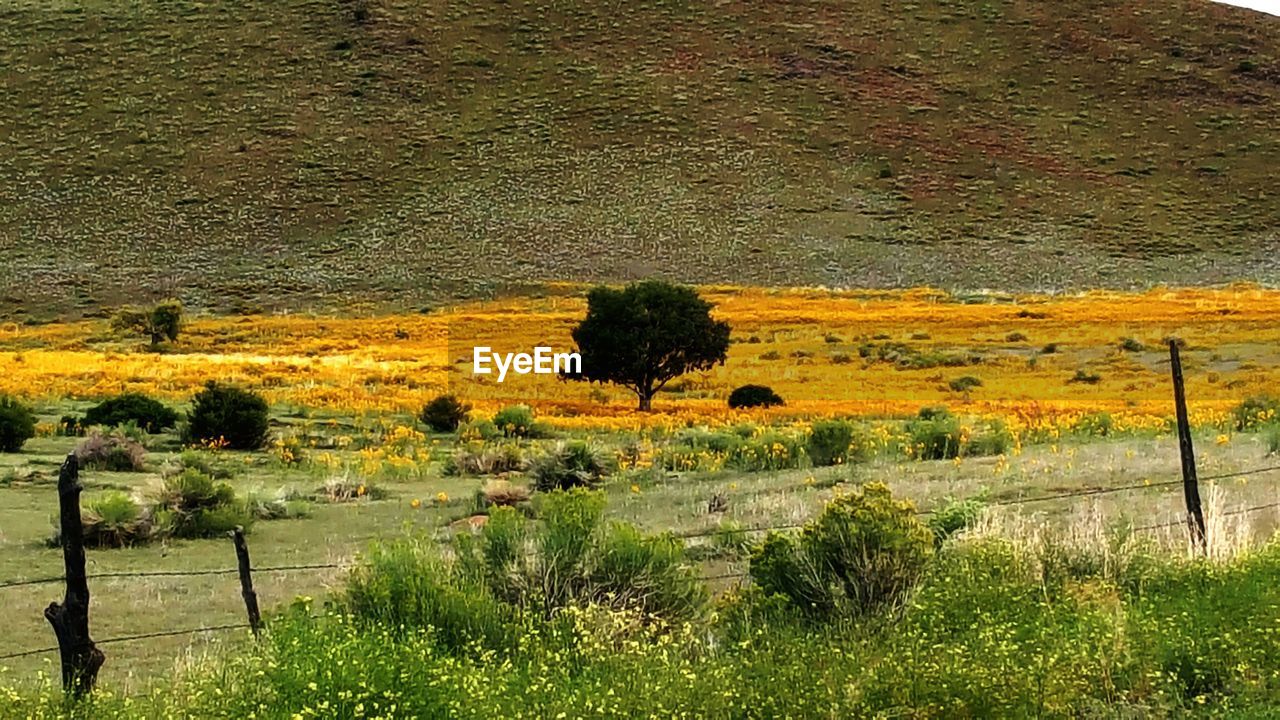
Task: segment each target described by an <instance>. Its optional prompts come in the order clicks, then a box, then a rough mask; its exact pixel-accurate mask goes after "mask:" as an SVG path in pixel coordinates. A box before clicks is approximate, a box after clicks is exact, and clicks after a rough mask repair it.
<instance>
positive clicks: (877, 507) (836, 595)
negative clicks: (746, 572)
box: [750, 483, 934, 617]
mask: <svg viewBox="0 0 1280 720" xmlns="http://www.w3.org/2000/svg"><path fill="white" fill-rule="evenodd" d="M933 551H934V534H933V532H932V531H930V530H929V528H928V527H927V526H925V524H924V523H922V522H920V519H919V518H918V517H917V516H916V514H915V508H914V507H912V506H911V504H910V503H908V502H902V501H898V500H894V499H893V496H892V494H891V493H890V492H889V488H888V487H887V486H885V485H884V484H883V483H870V484H867V485H864V486H863V487H862V491H861V492H859V493H856V494H851V495H840V496H837V497H836V498H835V499H834V500H832V501H831V502H829V503H827V507H826V509H825V510H823V512H822V514H821V515H820V516H818V518H817V519H816V520H814V521H813V522H811V523H809V524H808V525H806V526H805V528H804V530H803V531H802V532H801V533H800V535H799V537H796V538H792V537H790V536H787V535H782V534H779V533H770V534H769V536H768V537H767V538H766V539H765V541H764V543H763V544H762V545H760V546H759V547H758V548H757V549H756V550H755V552H754V553H752V556H751V565H750V573H751V579H752V580H754V581H755V583H756V584H757V585H758V586H759V587H760V589H761V590H762V591H763V592H765V593H766V594H768V595H781V596H783V597H785V598H787V600H788V602H789V603H790V604H791V605H792V607H794V608H795V609H796V610H798V611H800V612H802V613H805V614H808V615H814V616H819V617H831V616H841V615H844V616H858V615H863V614H865V613H867V612H869V611H872V610H875V609H876V608H880V607H884V606H886V605H892V604H894V603H896V602H898V601H900V600H901V599H902V598H903V596H904V595H906V593H907V592H908V591H909V590H910V589H911V588H912V587H913V586H914V585H915V583H916V581H917V580H918V579H919V577H920V573H921V572H922V571H923V570H924V567H925V563H926V562H927V561H928V560H929V558H930V557H932V555H933Z"/></svg>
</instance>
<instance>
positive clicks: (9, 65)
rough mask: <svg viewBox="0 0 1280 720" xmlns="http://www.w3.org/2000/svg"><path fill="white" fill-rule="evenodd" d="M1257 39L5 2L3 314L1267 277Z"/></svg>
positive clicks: (911, 9)
mask: <svg viewBox="0 0 1280 720" xmlns="http://www.w3.org/2000/svg"><path fill="white" fill-rule="evenodd" d="M358 8H364V10H363V11H359V10H358ZM1276 37H1277V35H1276V33H1275V32H1274V20H1273V19H1269V18H1265V17H1263V16H1261V15H1259V14H1254V13H1249V12H1246V11H1243V10H1239V9H1235V8H1229V7H1225V6H1219V5H1215V4H1211V3H1206V2H1198V1H1197V2H1193V1H1192V0H1178V1H1177V2H1173V3H1166V2H1157V1H1156V0H1142V1H1141V2H1138V3H1136V4H1135V3H1118V2H1114V1H1113V2H1101V1H1099V0H1071V1H1070V2H1066V3H1010V2H1001V1H995V2H989V3H985V4H977V5H973V4H969V5H965V4H938V3H911V4H907V5H896V4H894V5H880V4H874V3H873V4H867V3H845V4H831V3H819V2H814V1H812V0H805V1H804V2H799V3H788V4H785V5H780V4H770V3H739V4H728V5H726V4H714V3H686V2H674V1H671V0H654V1H651V2H627V3H615V4H611V5H600V4H598V3H588V2H581V1H579V0H573V1H571V2H563V3H543V2H532V1H528V0H520V1H518V2H503V3H498V2H493V1H491V0H484V1H483V2H478V3H467V4H466V5H456V4H449V3H444V2H427V3H421V2H409V1H408V0H351V1H350V2H333V1H329V0H279V1H271V2H268V1H266V0H248V1H247V2H243V3H234V4H221V5H211V4H206V3H194V2H165V3H161V2H156V1H155V0H142V1H140V2H128V3H126V2H117V1H114V0H20V1H19V2H13V3H7V4H6V6H5V7H4V8H3V10H0V107H3V108H4V110H3V111H2V112H0V137H2V138H4V142H5V163H4V164H3V166H2V167H0V244H3V246H4V247H5V254H4V259H3V261H2V262H0V287H2V288H4V291H3V292H2V293H0V314H3V315H7V316H10V317H15V318H24V317H25V318H34V319H40V318H45V317H50V316H53V315H75V314H82V313H83V314H94V313H100V312H102V310H101V308H105V307H110V306H113V305H116V304H119V303H122V302H124V301H128V300H138V299H140V298H139V293H140V292H141V293H143V294H148V293H150V294H153V295H155V296H156V297H161V296H165V295H173V294H176V295H180V296H182V299H183V300H184V301H186V302H187V303H188V304H189V305H191V306H193V307H197V308H217V309H225V310H251V309H271V308H281V307H288V308H311V309H314V308H322V307H330V308H338V307H341V308H349V307H350V306H351V305H352V304H353V303H354V304H360V305H373V306H386V305H390V306H397V307H416V306H421V305H425V304H432V303H435V302H439V301H440V300H442V299H444V298H448V297H460V296H477V295H489V294H493V293H496V292H502V291H503V290H504V289H507V288H512V287H519V286H525V285H528V284H530V283H538V282H539V281H543V280H565V279H571V280H582V281H596V280H621V279H628V278H635V277H642V276H646V275H648V274H650V273H653V272H660V273H664V274H668V275H672V276H675V277H677V278H678V279H681V280H686V281H701V282H715V281H736V282H745V283H765V284H771V285H786V284H825V285H853V286H884V285H916V284H926V283H930V284H937V285H943V286H947V287H958V288H977V287H990V286H991V285H992V284H993V283H996V284H999V285H1001V286H1003V287H1006V288H1019V287H1021V288H1050V289H1052V288H1062V287H1081V286H1094V285H1112V286H1127V285H1131V284H1134V283H1140V284H1148V283H1161V282H1169V283H1193V284H1198V283H1208V282H1219V281H1223V280H1230V279H1238V278H1255V279H1261V280H1270V281H1274V280H1275V279H1276V276H1275V271H1274V269H1272V268H1270V267H1268V266H1266V265H1264V264H1262V263H1261V260H1263V259H1265V258H1267V257H1269V256H1270V254H1271V253H1273V252H1274V251H1275V248H1276V237H1275V233H1274V228H1275V227H1276V226H1277V224H1278V221H1280V200H1278V199H1277V195H1276V194H1275V193H1272V192H1268V191H1267V188H1269V187H1270V186H1271V182H1270V181H1271V179H1272V174H1273V169H1274V168H1275V167H1276V166H1277V164H1280V138H1277V137H1276V135H1275V133H1274V132H1271V130H1272V128H1273V123H1274V118H1275V116H1276V114H1277V110H1278V109H1280V108H1278V103H1280V86H1277V84H1276V77H1277V72H1280V49H1278V45H1277V41H1276ZM126 239H127V242H126ZM582 247H592V248H595V249H596V251H593V252H591V253H583V252H581V248H582ZM744 257H746V258H749V260H748V261H743V260H742V258H744ZM1134 278H1140V280H1134Z"/></svg>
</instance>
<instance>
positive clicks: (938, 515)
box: [927, 498, 986, 545]
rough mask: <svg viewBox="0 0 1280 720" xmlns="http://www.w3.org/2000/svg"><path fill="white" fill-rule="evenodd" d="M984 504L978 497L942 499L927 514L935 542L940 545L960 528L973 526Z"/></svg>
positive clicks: (964, 528)
mask: <svg viewBox="0 0 1280 720" xmlns="http://www.w3.org/2000/svg"><path fill="white" fill-rule="evenodd" d="M985 506H986V505H985V503H983V502H982V500H980V499H978V498H968V499H965V500H957V499H955V498H947V499H946V500H944V501H943V502H942V505H941V506H940V507H938V508H937V509H936V510H934V511H933V513H932V514H930V515H929V521H928V523H927V524H928V526H929V530H931V531H932V532H933V537H934V542H935V544H936V545H942V543H943V542H945V541H946V540H948V539H949V538H951V536H953V535H955V534H956V533H958V532H960V531H961V530H966V529H968V528H971V527H973V526H974V524H975V523H977V522H978V517H979V516H980V515H981V514H982V509H983V508H984V507H985Z"/></svg>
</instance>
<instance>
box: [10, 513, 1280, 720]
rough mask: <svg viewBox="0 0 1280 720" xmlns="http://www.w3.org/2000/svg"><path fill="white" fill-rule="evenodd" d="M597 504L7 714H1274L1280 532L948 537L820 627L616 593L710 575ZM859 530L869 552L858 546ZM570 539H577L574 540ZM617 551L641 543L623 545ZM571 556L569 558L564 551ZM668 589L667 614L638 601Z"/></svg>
mask: <svg viewBox="0 0 1280 720" xmlns="http://www.w3.org/2000/svg"><path fill="white" fill-rule="evenodd" d="M587 497H588V496H565V498H564V500H565V502H561V503H559V504H560V505H561V507H560V508H559V509H558V510H553V511H550V514H549V516H548V519H547V522H548V523H549V524H548V525H547V526H546V527H545V528H541V529H534V528H527V530H528V531H529V532H531V533H532V535H530V536H529V537H528V538H527V541H526V542H516V543H515V544H511V542H510V540H511V539H512V535H511V532H512V530H513V529H514V528H517V527H520V526H521V521H517V520H515V519H514V518H512V520H511V522H514V523H515V524H511V522H506V521H504V522H502V523H501V524H502V525H503V527H502V529H494V528H495V527H496V526H495V525H492V524H491V525H489V526H487V527H486V529H485V530H484V531H483V532H482V534H481V535H480V536H479V537H478V538H476V539H475V540H470V539H469V538H470V537H471V536H464V538H467V539H468V544H470V543H476V542H478V543H479V545H478V546H477V548H476V550H477V554H476V555H474V556H472V555H469V554H468V553H467V552H462V554H461V555H459V556H457V559H452V560H451V559H449V557H450V556H446V555H443V554H441V551H440V550H439V549H438V547H437V546H435V545H434V544H431V543H428V544H422V543H419V542H416V541H398V542H391V543H389V544H384V545H383V546H381V547H380V548H376V549H375V550H374V551H373V553H372V554H371V555H370V556H369V558H368V560H367V561H366V564H365V565H363V566H362V567H360V568H358V569H357V570H356V571H355V572H354V574H353V575H352V576H351V578H350V579H349V580H348V581H347V586H346V590H345V591H344V592H343V593H342V594H341V595H339V596H338V598H337V599H336V600H335V601H334V602H333V603H332V604H331V605H329V606H327V607H324V608H321V607H319V606H318V605H316V604H314V603H312V602H310V601H306V600H301V601H299V602H297V603H295V605H294V606H293V607H292V608H290V609H287V610H285V611H284V612H282V613H280V614H279V615H278V616H276V617H274V618H272V620H271V622H270V625H269V630H268V632H267V634H266V637H265V640H264V641H263V643H262V644H261V645H257V646H246V647H244V648H243V649H242V650H240V651H238V652H237V653H235V654H234V655H231V656H228V657H224V658H222V659H218V660H209V661H206V662H204V663H198V664H196V665H193V666H189V667H188V668H187V669H186V671H185V672H184V674H183V677H182V679H181V680H180V681H179V682H177V683H175V684H174V685H172V686H170V687H167V688H165V689H162V690H157V691H154V692H153V693H151V694H150V695H149V696H145V697H131V698H123V697H118V696H114V695H113V694H112V693H111V692H110V690H109V689H106V690H104V691H103V692H100V693H98V694H97V695H95V696H94V697H93V698H92V699H91V700H90V701H88V702H86V703H84V704H81V705H78V706H73V707H72V706H67V705H65V704H63V701H62V700H61V699H60V697H59V696H58V694H57V692H56V691H54V690H45V691H40V690H39V689H31V688H28V689H25V690H8V691H5V690H0V696H3V697H5V698H6V699H7V701H8V703H7V705H6V706H5V708H4V710H2V711H0V713H3V714H4V715H5V716H6V717H61V716H63V715H64V714H67V713H69V714H72V715H77V716H80V715H83V716H85V717H95V718H105V717H179V716H186V717H191V716H199V717H228V718H231V717H236V718H241V717H258V718H277V717H278V718H295V717H342V718H360V717H406V716H412V717H431V716H442V717H475V718H491V717H558V716H568V717H672V716H677V717H777V716H791V717H818V716H832V715H835V716H867V715H875V716H902V715H907V716H911V717H935V716H948V717H956V716H961V717H991V716H1006V717H1010V716H1018V717H1031V716H1036V717H1078V716H1080V715H1092V716H1116V717H1120V716H1141V717H1165V716H1181V715H1187V714H1190V715H1200V714H1204V715H1212V716H1235V717H1265V716H1267V713H1268V712H1270V711H1271V710H1270V709H1271V708H1273V707H1274V706H1275V705H1276V703H1277V702H1280V624H1278V622H1280V552H1278V548H1277V546H1276V545H1275V544H1274V543H1271V544H1269V545H1266V546H1264V547H1260V548H1255V549H1252V550H1248V551H1241V552H1238V553H1234V554H1231V555H1229V556H1223V557H1220V558H1218V559H1216V560H1206V559H1182V558H1179V557H1178V556H1177V555H1172V556H1171V555H1169V554H1167V553H1164V552H1161V551H1158V550H1157V549H1155V548H1154V547H1152V546H1149V545H1146V544H1144V543H1141V542H1139V541H1134V540H1132V539H1129V540H1125V539H1123V538H1114V539H1112V540H1111V541H1108V542H1081V541H1080V539H1079V536H1075V537H1073V536H1071V535H1070V534H1066V535H1063V534H1059V535H1052V534H1048V535H1041V536H1038V537H1037V538H1036V539H1035V540H1034V541H1030V540H1029V539H1028V538H1022V539H1020V540H1018V539H1009V538H1001V537H998V536H996V535H993V534H992V533H990V532H988V531H983V530H981V529H976V530H971V531H970V534H969V535H968V536H967V537H962V538H961V539H959V540H955V539H952V540H943V541H941V542H942V544H941V547H940V549H939V550H938V551H937V552H936V554H935V553H932V552H930V553H928V555H930V556H932V557H931V558H930V559H928V560H927V561H925V563H924V564H923V565H916V568H917V570H916V571H913V575H912V576H911V577H912V579H910V581H909V582H908V583H907V584H906V585H903V586H902V587H899V588H896V589H894V590H893V591H892V593H891V595H890V596H886V597H887V598H889V599H892V601H891V602H888V603H887V604H886V603H882V602H875V603H859V604H857V608H854V607H852V606H849V607H846V608H845V609H844V610H836V611H834V612H828V613H824V614H822V615H814V614H813V613H812V612H810V611H808V610H807V609H806V608H804V607H801V606H798V605H796V604H794V602H793V601H788V600H787V596H785V595H772V594H768V593H766V592H764V591H762V590H760V589H758V588H750V587H748V588H742V589H738V590H734V591H732V592H729V593H728V594H726V595H723V596H721V597H720V598H718V599H717V600H716V601H714V603H713V604H712V605H707V604H706V603H707V600H706V596H705V595H700V594H698V593H697V592H694V593H693V594H687V593H680V594H677V595H669V594H665V595H664V594H663V592H659V593H658V595H651V594H645V595H643V596H642V595H632V596H629V597H625V598H623V597H619V596H618V595H616V594H613V593H610V592H606V591H604V590H605V589H606V587H607V585H608V583H609V582H610V581H611V580H623V581H625V583H626V585H627V586H628V587H636V585H635V583H636V581H648V582H650V583H651V584H652V587H653V588H655V589H658V590H670V589H675V588H680V587H690V588H692V587H694V586H691V585H688V582H689V581H688V580H687V579H682V577H681V573H682V572H683V571H681V570H680V569H679V562H680V560H679V555H680V553H679V551H675V555H669V554H668V551H667V550H660V549H659V546H660V545H661V544H662V542H663V541H662V540H661V539H660V538H654V539H645V538H643V537H642V536H636V535H627V534H626V532H627V531H625V530H622V529H621V527H619V526H614V527H613V529H605V528H603V527H600V526H597V525H595V524H593V522H592V521H590V520H589V519H588V520H586V524H583V516H582V515H581V511H582V510H583V508H584V507H587V506H589V505H591V502H587V503H586V504H585V505H584V503H583V502H581V501H582V500H584V499H586V498H587ZM553 499H554V498H553ZM590 512H591V511H588V513H589V514H590ZM831 512H832V511H831V509H830V508H829V509H828V512H827V515H824V518H827V517H828V516H830V515H831ZM892 513H893V511H892V510H891V509H885V507H881V508H880V509H879V510H876V509H867V508H864V509H863V510H859V511H858V512H857V513H856V515H857V517H856V518H846V519H845V520H844V521H838V520H834V521H833V520H826V519H824V520H821V521H818V522H816V523H814V524H811V525H810V526H809V529H808V530H806V531H805V532H806V533H816V535H815V537H820V536H821V535H822V533H823V532H824V531H823V530H822V528H823V526H824V523H830V522H837V523H840V522H843V523H845V524H843V525H842V527H845V528H846V531H845V532H844V533H841V534H839V535H836V536H829V537H828V539H827V540H825V541H823V542H824V543H831V542H835V543H836V545H833V546H831V547H840V548H844V549H845V550H853V549H856V548H862V551H861V554H862V555H863V556H864V557H872V558H881V559H892V558H898V559H899V560H901V559H902V558H903V557H904V556H903V552H904V548H903V546H902V543H904V542H905V543H908V544H910V543H912V542H915V541H912V540H910V539H909V538H910V531H908V532H907V534H903V530H905V528H903V527H900V523H898V522H897V521H894V522H892V523H889V524H885V522H886V520H887V518H889V517H890V516H892ZM556 518H558V519H556ZM575 518H576V520H575ZM566 522H567V523H568V524H567V525H566V524H565V523H566ZM850 523H851V524H850ZM828 527H831V526H830V525H828ZM557 528H559V529H557ZM895 528H897V529H895ZM854 529H857V532H858V534H857V535H856V537H859V538H861V539H860V540H858V539H854V536H849V535H848V534H847V530H854ZM566 532H568V535H566V534H565V533H566ZM619 532H622V533H623V535H621V536H620V535H618V534H617V533H619ZM868 533H870V534H868ZM570 536H572V537H576V538H577V540H576V541H575V540H572V537H570ZM621 537H629V538H630V539H629V540H626V541H623V540H620V539H619V538H621ZM839 537H843V538H844V539H842V540H841V539H838V538H839ZM567 538H568V539H569V541H570V544H571V545H572V544H574V543H577V544H578V548H577V550H566V548H567V547H568V546H566V545H565V544H564V543H565V541H566V539H567ZM611 538H612V539H611ZM919 540H920V541H923V542H926V543H929V544H930V545H931V544H932V542H933V541H932V540H931V539H929V538H927V537H922V538H919ZM620 542H624V543H626V546H627V547H630V548H631V549H630V550H629V551H626V552H624V553H622V554H619V552H618V550H619V548H620V547H622V546H620V545H619V543H620ZM654 543H658V545H654ZM553 547H557V548H560V549H561V551H564V552H551V554H546V553H547V552H548V551H550V548H553ZM921 547H924V546H921ZM538 548H541V550H538ZM610 548H613V550H610ZM526 552H533V553H535V555H526V554H525V553H526ZM566 552H567V554H566ZM596 552H600V553H602V554H599V555H592V554H591V553H596ZM584 553H585V554H584ZM867 553H870V554H869V555H868V554H867ZM468 557H472V558H473V559H472V560H467V558H468ZM664 557H666V558H668V561H670V562H674V563H676V564H674V565H669V564H667V561H662V560H659V558H664ZM620 558H630V559H631V561H630V562H623V563H621V564H619V562H618V560H619V559H620ZM637 559H646V560H645V561H643V562H640V563H639V564H636V562H635V560H637ZM525 561H527V562H530V563H533V565H531V566H530V568H531V570H532V574H530V575H528V576H527V577H529V578H533V577H539V578H542V579H543V583H542V584H540V585H538V586H527V590H528V592H529V593H531V594H530V595H528V596H527V598H528V599H536V602H533V603H527V602H525V601H524V600H521V599H520V596H519V595H510V594H505V595H504V594H502V593H501V592H500V591H499V588H501V587H508V588H511V587H514V586H511V585H510V583H511V582H513V581H514V582H517V584H518V583H519V581H518V580H517V578H519V577H521V571H519V570H515V569H514V567H512V566H507V565H506V563H508V562H517V563H520V562H525ZM760 562H762V563H763V564H764V565H767V564H768V563H767V562H764V561H760ZM655 563H656V564H655ZM756 563H757V561H756V560H753V562H752V569H751V572H752V575H756V574H757V566H756ZM451 566H452V567H454V568H455V569H453V570H449V569H448V568H449V567H451ZM535 566H536V568H535ZM502 567H508V571H507V572H505V573H501V574H498V575H494V574H493V572H494V571H495V570H498V569H500V568H502ZM762 567H763V566H762ZM899 567H905V566H903V565H901V564H899ZM881 570H883V566H882V567H881ZM761 572H767V569H762V570H761ZM673 573H674V574H673ZM574 578H577V580H575V579H574ZM602 582H603V583H605V584H604V585H601V584H600V583H602ZM566 592H567V593H568V594H564V593H566ZM657 596H664V597H667V598H668V600H670V601H671V602H669V603H659V604H651V605H647V606H645V605H643V604H639V603H640V600H641V599H642V597H643V598H652V597H657ZM851 599H852V597H851ZM548 602H550V605H547V604H546V603H548ZM548 608H555V609H554V611H551V612H548ZM699 608H706V610H707V611H708V612H704V611H700V610H699ZM859 608H860V609H859Z"/></svg>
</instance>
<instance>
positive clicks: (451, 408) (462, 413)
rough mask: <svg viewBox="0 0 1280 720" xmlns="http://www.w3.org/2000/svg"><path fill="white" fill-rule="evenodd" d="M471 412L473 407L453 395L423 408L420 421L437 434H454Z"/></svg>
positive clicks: (438, 398)
mask: <svg viewBox="0 0 1280 720" xmlns="http://www.w3.org/2000/svg"><path fill="white" fill-rule="evenodd" d="M470 411H471V406H470V405H465V404H463V403H462V402H460V401H459V400H458V398H456V397H454V396H452V395H440V396H438V397H436V398H434V399H433V400H432V401H431V402H429V403H427V404H426V406H425V407H423V408H422V414H421V415H419V416H418V419H419V420H421V421H422V424H423V425H426V426H427V427H429V428H431V429H432V430H434V431H436V432H453V431H454V430H457V429H458V426H459V425H461V424H462V422H463V421H464V420H466V419H467V413H468V412H470Z"/></svg>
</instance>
